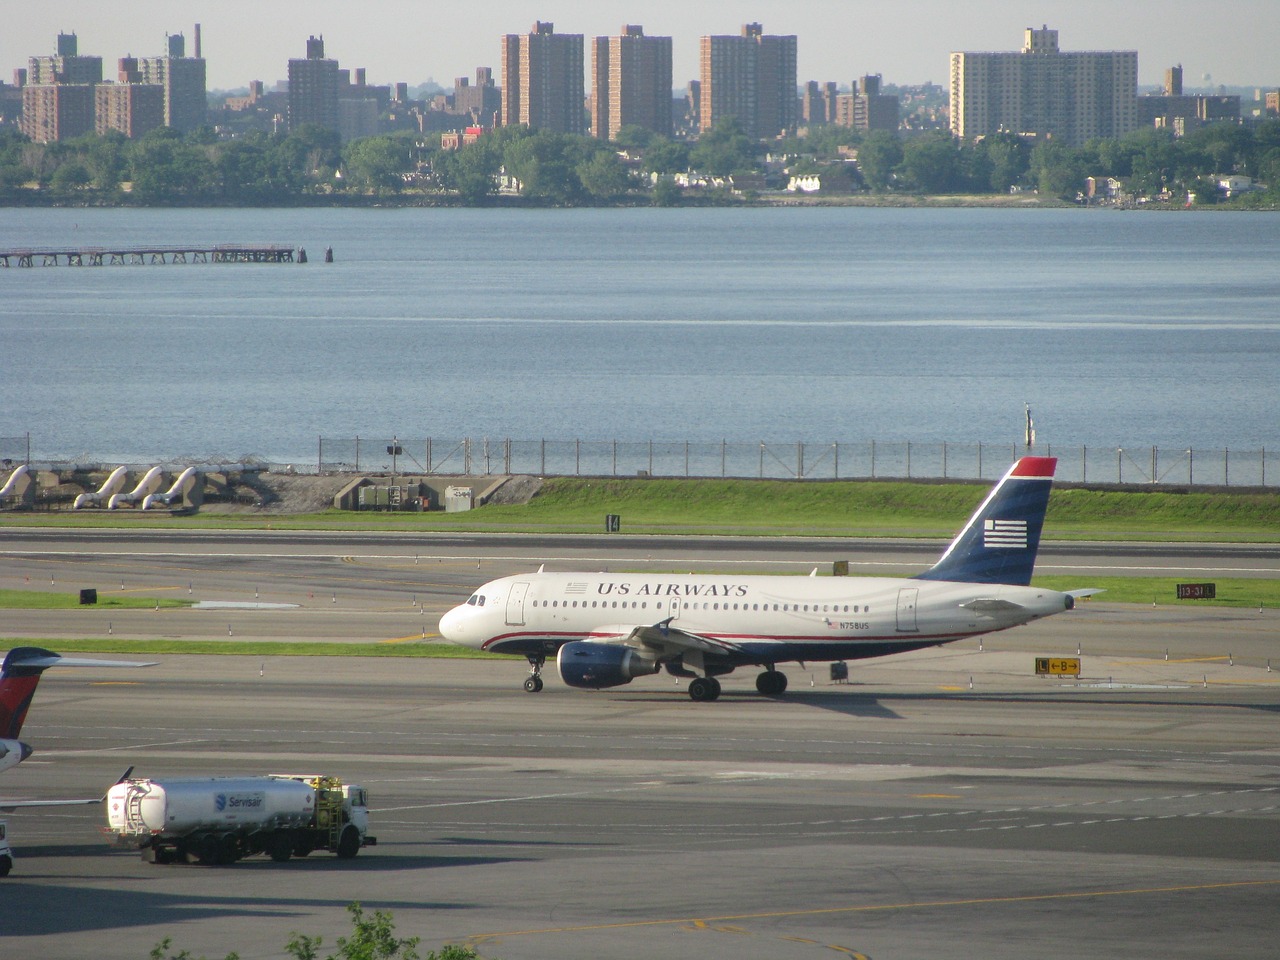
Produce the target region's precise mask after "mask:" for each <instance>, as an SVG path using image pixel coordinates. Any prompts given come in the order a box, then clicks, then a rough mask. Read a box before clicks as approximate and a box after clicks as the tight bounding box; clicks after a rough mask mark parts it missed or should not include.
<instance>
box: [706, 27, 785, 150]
mask: <svg viewBox="0 0 1280 960" xmlns="http://www.w3.org/2000/svg"><path fill="white" fill-rule="evenodd" d="M699 53H700V76H701V86H702V88H701V97H702V102H701V105H700V110H699V122H700V129H701V130H709V129H711V127H713V126H714V125H715V124H716V122H717V121H718V120H721V119H723V118H725V117H736V118H737V119H738V122H739V123H740V124H742V129H743V131H744V132H745V133H746V134H747V135H748V136H750V137H761V138H764V137H768V138H772V137H776V136H779V135H782V134H786V133H791V132H793V131H794V130H795V128H796V123H797V120H798V116H799V99H798V97H797V96H796V38H795V36H794V35H792V36H785V37H784V36H772V35H766V34H765V33H764V30H763V28H762V27H761V26H760V24H758V23H748V24H745V25H744V26H743V27H742V33H741V35H740V36H736V37H735V36H706V37H703V38H702V39H701V45H700V51H699Z"/></svg>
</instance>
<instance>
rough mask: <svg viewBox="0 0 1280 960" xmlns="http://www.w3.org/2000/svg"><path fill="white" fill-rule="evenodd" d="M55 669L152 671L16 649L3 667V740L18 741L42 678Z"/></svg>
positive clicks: (0, 678) (0, 715)
mask: <svg viewBox="0 0 1280 960" xmlns="http://www.w3.org/2000/svg"><path fill="white" fill-rule="evenodd" d="M52 666H64V667H149V666H152V664H151V663H139V662H136V661H126V660H92V659H88V658H85V657H63V656H60V655H58V654H56V653H54V652H53V651H52V650H45V649H44V648H43V647H14V648H13V649H12V650H10V651H9V653H8V654H7V655H6V656H5V658H4V663H3V664H2V665H0V739H5V740H17V739H18V734H19V733H21V732H22V723H23V721H24V720H26V719H27V708H29V707H30V706H31V698H32V697H33V696H35V692H36V685H37V684H39V683H40V674H42V673H44V672H45V670H47V669H49V667H52Z"/></svg>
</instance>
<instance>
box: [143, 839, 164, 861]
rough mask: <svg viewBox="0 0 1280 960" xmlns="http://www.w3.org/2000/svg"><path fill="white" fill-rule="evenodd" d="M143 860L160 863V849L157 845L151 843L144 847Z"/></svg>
mask: <svg viewBox="0 0 1280 960" xmlns="http://www.w3.org/2000/svg"><path fill="white" fill-rule="evenodd" d="M142 862H143V863H159V862H160V851H159V850H157V849H156V848H155V847H153V846H151V844H147V845H146V846H145V847H143V848H142Z"/></svg>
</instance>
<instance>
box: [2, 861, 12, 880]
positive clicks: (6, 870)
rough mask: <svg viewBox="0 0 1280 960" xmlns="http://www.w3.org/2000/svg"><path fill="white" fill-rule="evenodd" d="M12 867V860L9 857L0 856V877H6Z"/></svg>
mask: <svg viewBox="0 0 1280 960" xmlns="http://www.w3.org/2000/svg"><path fill="white" fill-rule="evenodd" d="M12 869H13V860H12V858H10V857H7V856H5V857H0V877H7V876H8V875H9V871H10V870H12Z"/></svg>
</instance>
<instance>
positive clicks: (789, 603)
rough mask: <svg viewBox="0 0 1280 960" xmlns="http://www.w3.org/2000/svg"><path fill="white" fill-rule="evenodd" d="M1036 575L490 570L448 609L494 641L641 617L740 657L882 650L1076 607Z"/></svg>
mask: <svg viewBox="0 0 1280 960" xmlns="http://www.w3.org/2000/svg"><path fill="white" fill-rule="evenodd" d="M1071 605H1072V603H1071V598H1070V597H1069V596H1068V595H1067V594H1063V593H1059V592H1057V591H1053V590H1045V589H1041V588H1039V587H1021V586H1006V585H991V584H975V583H951V582H946V581H931V580H912V579H888V578H844V577H790V576H746V577H743V576H734V575H725V576H714V575H700V574H699V575H695V574H684V575H681V574H614V573H534V574H526V575H520V576H513V577H504V578H502V579H499V580H492V581H490V582H489V583H486V584H484V585H483V586H482V587H480V588H479V589H478V590H477V591H476V593H475V594H474V595H473V596H472V597H471V598H470V599H469V600H468V601H467V603H465V604H461V605H459V606H457V607H454V608H453V609H452V610H450V611H449V612H448V613H446V614H445V615H444V617H443V618H442V619H441V621H440V633H441V635H442V636H443V637H445V638H446V639H448V640H451V641H453V642H454V643H458V644H462V645H465V646H469V647H476V648H478V649H483V650H490V651H493V652H496V653H521V654H525V655H529V654H532V653H534V652H536V651H537V650H538V649H541V650H542V651H543V652H546V653H549V652H553V651H554V650H555V649H556V648H557V647H558V646H559V645H560V644H562V643H566V642H570V641H573V640H582V639H588V638H592V639H602V640H604V639H607V638H609V637H619V636H624V635H626V634H627V633H628V632H629V631H630V630H631V629H632V628H633V627H635V626H639V625H651V624H659V623H661V622H663V621H668V620H669V621H670V626H671V627H672V628H676V629H679V630H681V631H685V632H688V633H692V634H697V635H700V636H704V637H709V638H714V639H716V640H722V641H726V642H727V643H730V644H733V645H734V646H735V647H737V648H741V650H742V651H743V652H744V653H743V655H737V656H730V658H729V659H730V660H731V661H733V662H736V663H781V662H786V661H795V660H838V659H858V658H860V657H874V656H881V655H884V654H886V653H893V652H896V651H899V650H909V649H915V648H918V647H924V646H933V645H937V644H941V643H948V642H950V641H953V640H958V639H960V638H962V637H968V636H975V635H977V634H982V633H989V632H991V631H994V630H1004V629H1006V628H1008V627H1013V626H1017V625H1019V624H1022V623H1027V622H1028V621H1030V620H1035V619H1038V618H1040V617H1045V616H1049V615H1050V614H1054V613H1059V612H1061V611H1063V610H1066V609H1069V608H1070V607H1071Z"/></svg>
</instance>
